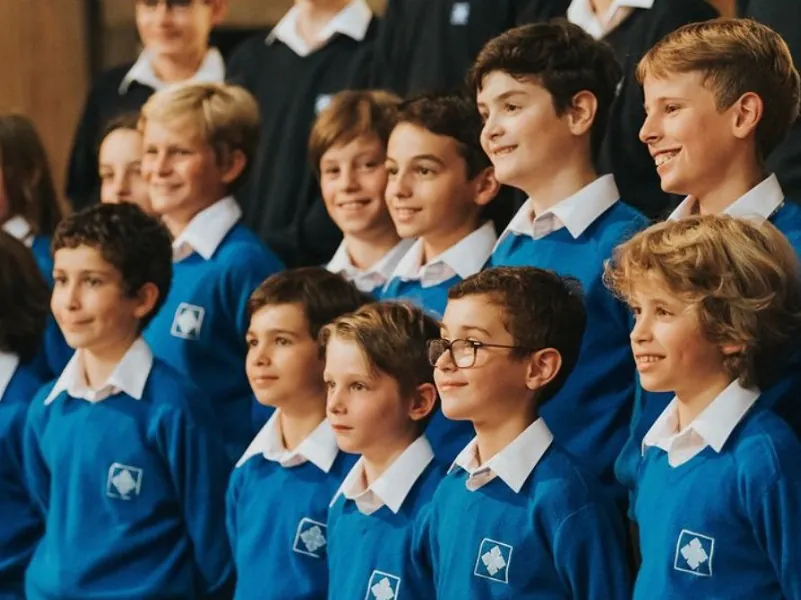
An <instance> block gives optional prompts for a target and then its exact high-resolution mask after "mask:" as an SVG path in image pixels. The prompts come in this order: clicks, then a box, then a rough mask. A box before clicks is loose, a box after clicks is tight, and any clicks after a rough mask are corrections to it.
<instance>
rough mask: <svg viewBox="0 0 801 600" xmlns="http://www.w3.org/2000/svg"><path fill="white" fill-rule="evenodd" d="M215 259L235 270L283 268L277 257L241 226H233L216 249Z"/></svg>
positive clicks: (248, 230) (254, 235) (253, 234)
mask: <svg viewBox="0 0 801 600" xmlns="http://www.w3.org/2000/svg"><path fill="white" fill-rule="evenodd" d="M215 259H216V260H218V261H219V262H221V263H223V264H226V265H230V266H232V267H233V268H235V269H242V268H243V267H246V268H248V267H250V268H253V269H254V270H264V269H272V270H277V269H279V268H283V264H282V263H281V261H280V259H279V258H278V256H277V255H276V254H275V253H274V252H273V251H272V250H270V248H268V247H267V245H266V244H265V243H264V242H262V241H261V240H260V239H259V238H258V237H257V236H256V234H255V233H253V232H252V231H251V230H250V229H248V228H247V227H245V226H244V225H242V224H241V223H239V224H237V225H235V226H234V227H233V228H232V229H231V231H230V232H228V235H227V236H226V237H225V239H224V240H223V241H222V243H220V247H219V248H218V249H217V253H216V254H215Z"/></svg>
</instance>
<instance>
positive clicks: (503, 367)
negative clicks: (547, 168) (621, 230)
mask: <svg viewBox="0 0 801 600" xmlns="http://www.w3.org/2000/svg"><path fill="white" fill-rule="evenodd" d="M585 321H586V316H585V309H584V306H583V303H582V298H581V293H580V291H579V286H578V283H577V282H576V281H575V280H572V279H565V278H562V277H560V276H558V275H556V274H555V273H553V272H552V271H545V270H541V269H536V268H533V267H499V268H494V269H488V270H486V271H482V272H481V273H478V274H477V275H474V276H473V277H470V278H468V279H466V280H465V281H463V282H461V283H459V284H457V285H456V286H454V287H453V288H451V290H450V292H449V293H448V306H447V308H446V309H445V316H444V317H443V320H442V326H441V338H437V339H434V340H432V341H430V342H429V360H430V361H431V364H433V365H434V366H435V371H434V379H435V381H436V383H437V389H438V390H439V393H440V397H441V398H442V410H443V412H444V413H445V414H446V415H447V416H448V417H449V418H451V419H463V420H466V421H469V422H471V423H472V424H473V426H474V427H475V432H476V437H475V438H474V439H473V440H472V441H471V442H470V443H469V444H468V445H467V446H466V447H465V448H464V450H463V451H462V452H461V453H460V454H459V456H458V457H457V458H456V461H455V462H454V464H453V465H452V466H451V468H450V471H449V472H448V476H447V477H446V478H445V479H444V480H443V481H442V483H441V484H440V486H439V489H438V490H437V492H436V494H435V495H434V500H433V502H432V503H431V511H430V515H429V518H428V520H427V523H426V527H425V531H424V537H423V543H424V544H426V543H427V544H428V546H429V548H430V550H429V552H430V555H431V556H430V559H431V564H432V565H433V569H434V579H435V582H436V592H437V597H438V598H470V599H471V600H482V599H484V598H486V599H488V600H489V599H491V598H515V600H518V599H520V600H526V599H532V600H533V599H535V598H575V599H577V600H578V599H581V600H589V599H597V600H623V599H624V598H626V599H628V598H630V595H631V592H630V585H629V577H628V572H627V570H628V567H627V563H626V557H625V552H624V542H623V540H624V535H623V527H622V519H621V515H620V512H619V510H618V509H617V507H616V506H615V504H614V502H612V500H611V498H609V497H607V495H606V493H605V492H604V491H603V489H602V488H601V485H600V483H599V482H598V481H597V480H596V479H595V477H594V476H593V475H591V474H590V473H588V472H586V471H585V470H583V469H582V468H581V467H579V466H578V465H577V464H576V463H575V462H574V460H573V459H572V458H571V457H570V455H569V454H568V453H566V452H565V451H563V450H562V449H561V448H560V447H559V445H558V442H554V435H553V434H552V433H551V430H550V427H549V426H548V425H547V424H546V421H545V420H544V419H543V418H542V417H541V416H540V407H542V406H543V405H545V406H547V404H546V402H560V401H561V399H560V395H559V390H560V388H561V387H562V386H563V385H564V384H565V382H566V381H569V380H570V377H572V376H573V375H572V374H571V371H572V369H573V366H574V365H575V364H576V362H577V361H578V360H579V358H578V357H579V351H580V347H581V338H582V335H583V333H584V327H585Z"/></svg>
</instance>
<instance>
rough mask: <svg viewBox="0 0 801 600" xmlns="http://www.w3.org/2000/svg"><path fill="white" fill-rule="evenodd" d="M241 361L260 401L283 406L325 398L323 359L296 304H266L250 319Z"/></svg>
mask: <svg viewBox="0 0 801 600" xmlns="http://www.w3.org/2000/svg"><path fill="white" fill-rule="evenodd" d="M246 341H247V346H248V353H247V358H246V360H245V370H246V372H247V376H248V381H249V382H250V387H251V389H252V390H253V394H254V395H255V396H256V399H257V400H258V401H259V403H260V404H264V405H266V406H275V407H277V408H287V407H288V406H291V405H292V404H293V403H295V404H297V403H298V402H299V401H306V400H311V401H315V400H319V401H320V402H322V399H323V398H324V397H325V387H324V385H323V361H322V360H321V359H320V355H319V350H318V345H317V341H316V340H315V339H314V338H312V336H311V334H310V332H309V322H308V320H307V318H306V314H305V312H304V310H303V306H302V305H300V304H272V305H271V304H268V305H266V306H264V307H262V308H260V309H259V310H257V311H256V312H255V313H254V314H253V316H252V317H251V319H250V325H249V327H248V331H247V337H246Z"/></svg>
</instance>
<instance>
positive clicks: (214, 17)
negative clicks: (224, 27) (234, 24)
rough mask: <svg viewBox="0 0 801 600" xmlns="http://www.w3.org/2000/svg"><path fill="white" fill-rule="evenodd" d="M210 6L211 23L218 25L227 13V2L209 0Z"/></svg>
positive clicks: (225, 0) (226, 0)
mask: <svg viewBox="0 0 801 600" xmlns="http://www.w3.org/2000/svg"><path fill="white" fill-rule="evenodd" d="M209 4H210V5H211V23H212V25H219V24H220V23H221V22H222V20H223V19H224V18H225V13H226V12H227V11H228V0H209Z"/></svg>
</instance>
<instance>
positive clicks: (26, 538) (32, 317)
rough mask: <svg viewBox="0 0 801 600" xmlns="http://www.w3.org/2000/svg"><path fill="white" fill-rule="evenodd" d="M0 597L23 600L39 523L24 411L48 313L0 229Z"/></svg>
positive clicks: (29, 259) (23, 254) (34, 278)
mask: <svg viewBox="0 0 801 600" xmlns="http://www.w3.org/2000/svg"><path fill="white" fill-rule="evenodd" d="M0 298H2V299H3V308H2V310H0V515H3V516H2V519H0V598H3V600H24V598H25V587H24V582H25V569H26V567H27V566H28V562H29V561H30V559H31V556H33V551H34V549H35V548H36V544H37V543H38V541H39V538H40V537H41V535H42V522H41V519H40V518H39V514H38V513H37V511H36V509H35V506H34V503H33V501H32V500H31V497H30V495H29V493H28V490H27V485H26V483H25V470H24V468H23V459H22V435H23V429H24V427H25V415H26V414H27V412H28V406H30V403H31V400H32V399H33V397H34V396H35V395H36V392H37V391H38V390H39V388H40V387H41V385H42V383H44V382H43V381H42V378H41V377H40V376H39V375H38V374H37V373H36V371H35V369H33V367H32V364H31V363H32V361H33V359H34V358H35V356H36V353H37V352H38V350H39V346H40V344H41V342H42V336H43V335H44V331H45V323H46V319H47V317H48V315H49V313H50V307H49V306H50V290H49V289H48V287H47V283H45V280H44V279H43V278H42V276H41V274H40V273H39V269H38V266H37V264H36V260H35V259H34V257H33V254H32V253H31V252H30V250H29V249H28V248H27V247H26V246H25V244H24V243H23V242H20V241H19V240H17V239H16V238H14V237H13V236H12V235H10V234H8V233H6V232H4V231H0Z"/></svg>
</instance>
